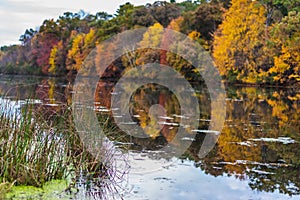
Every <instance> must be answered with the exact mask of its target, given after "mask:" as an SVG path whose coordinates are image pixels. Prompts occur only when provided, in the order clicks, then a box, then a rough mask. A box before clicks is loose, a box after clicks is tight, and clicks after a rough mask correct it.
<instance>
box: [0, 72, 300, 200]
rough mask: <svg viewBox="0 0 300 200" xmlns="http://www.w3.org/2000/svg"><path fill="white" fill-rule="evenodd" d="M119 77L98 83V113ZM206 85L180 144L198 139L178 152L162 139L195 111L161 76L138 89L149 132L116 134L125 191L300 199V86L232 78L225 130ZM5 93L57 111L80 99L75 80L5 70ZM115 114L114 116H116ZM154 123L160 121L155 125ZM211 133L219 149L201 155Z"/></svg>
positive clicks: (136, 112) (152, 195)
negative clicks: (214, 126) (215, 126)
mask: <svg viewBox="0 0 300 200" xmlns="http://www.w3.org/2000/svg"><path fill="white" fill-rule="evenodd" d="M115 82H116V81H113V80H110V81H108V80H102V81H100V82H99V83H98V87H97V90H96V93H95V108H94V110H95V112H96V113H97V115H98V116H103V115H107V116H110V115H111V113H112V109H111V107H110V100H111V97H112V96H113V95H115V94H114V93H113V85H114V84H115ZM202 85H203V84H199V83H192V86H193V88H194V90H195V91H196V97H197V98H198V101H199V104H200V106H199V109H200V111H201V113H200V116H198V117H197V118H194V120H196V121H197V123H198V129H197V130H189V131H187V132H188V133H191V135H189V134H187V135H186V136H185V137H184V138H181V139H180V140H179V141H177V142H178V145H179V146H180V145H181V143H182V142H187V141H188V142H189V143H190V145H189V148H188V149H186V151H185V152H184V153H183V155H181V156H175V157H174V156H173V157H170V156H168V155H167V153H166V152H164V151H163V148H162V147H164V146H166V145H167V144H168V142H170V141H171V140H172V139H173V138H174V137H175V135H176V133H177V131H178V129H179V127H180V126H184V125H185V124H184V118H188V117H189V116H185V115H181V113H180V105H179V102H178V100H177V99H176V96H174V94H173V93H172V92H170V91H169V90H168V88H164V87H162V86H159V85H155V84H148V85H146V86H143V87H140V88H139V89H138V90H137V91H136V92H135V93H134V94H133V95H132V97H131V100H130V105H129V109H130V113H131V115H132V120H133V121H134V122H135V124H137V125H139V126H140V127H142V128H144V130H145V133H146V134H148V135H149V137H147V138H135V137H134V136H132V135H128V134H125V133H123V134H122V133H120V132H119V131H118V134H120V135H118V137H112V136H109V137H108V138H109V140H110V141H111V142H113V144H114V145H115V148H116V149H119V152H121V154H122V156H121V157H120V159H116V166H118V167H119V170H121V171H122V170H124V173H125V171H126V176H125V177H126V178H124V180H123V181H121V182H119V183H118V186H117V188H118V191H119V193H120V194H119V195H117V196H118V197H123V198H124V199H150V200H152V199H164V200H165V199H166V200H167V199H170V200H171V199H172V200H173V199H192V200H193V199H300V156H299V155H300V144H299V142H300V89H299V88H298V89H296V88H259V87H242V86H228V87H227V88H226V92H227V97H226V121H225V124H224V128H223V130H222V132H221V133H209V132H207V130H208V127H209V123H210V111H211V107H210V103H211V102H210V99H209V95H208V93H207V90H206V89H205V87H203V86H202ZM187 92H188V91H187ZM0 95H1V103H2V102H4V101H10V102H15V99H16V98H18V99H21V101H19V104H15V105H18V106H17V107H16V110H15V111H10V112H18V109H20V108H21V107H22V102H31V103H33V104H36V105H37V106H40V107H43V108H44V109H43V110H44V112H45V114H51V113H56V112H58V110H59V109H63V108H64V107H65V106H63V105H71V104H72V81H68V80H65V79H59V78H43V77H22V76H15V77H12V76H1V77H0ZM33 96H34V98H32V97H33ZM152 105H160V106H162V107H164V112H162V113H156V114H157V118H156V119H155V120H153V119H151V117H149V114H151V109H150V108H151V106H152ZM0 110H1V109H0ZM1 111H2V112H5V111H3V109H2V110H1ZM120 117H122V115H120ZM109 119H110V120H111V122H112V123H113V121H114V120H113V118H109ZM151 123H152V124H153V123H154V124H156V125H157V126H150V128H149V124H151ZM127 125H128V126H129V127H130V125H132V124H127ZM151 127H155V128H152V129H151ZM129 129H130V128H129ZM206 134H217V135H218V136H219V138H218V142H217V144H216V145H215V147H214V148H213V150H212V151H211V152H210V153H209V154H208V155H207V156H205V157H204V158H201V156H199V150H200V148H201V145H202V142H203V139H204V137H205V135H206ZM116 138H117V139H116ZM124 163H126V164H125V165H124ZM79 182H80V181H79ZM77 185H78V187H79V191H80V192H79V194H77V196H76V197H74V198H78V199H81V198H83V197H88V192H87V191H86V189H85V187H84V186H82V184H80V183H78V184H77ZM107 195H108V196H109V195H110V194H107ZM89 197H90V198H92V196H89Z"/></svg>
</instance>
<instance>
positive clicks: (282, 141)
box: [249, 137, 296, 144]
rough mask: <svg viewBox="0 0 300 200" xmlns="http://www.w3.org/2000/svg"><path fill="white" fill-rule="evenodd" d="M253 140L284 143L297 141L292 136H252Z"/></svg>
mask: <svg viewBox="0 0 300 200" xmlns="http://www.w3.org/2000/svg"><path fill="white" fill-rule="evenodd" d="M249 140H251V141H256V142H259V141H261V142H279V143H283V144H293V143H296V141H295V140H293V139H292V138H290V137H278V138H251V139H249Z"/></svg>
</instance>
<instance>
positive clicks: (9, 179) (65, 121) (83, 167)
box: [0, 102, 114, 198]
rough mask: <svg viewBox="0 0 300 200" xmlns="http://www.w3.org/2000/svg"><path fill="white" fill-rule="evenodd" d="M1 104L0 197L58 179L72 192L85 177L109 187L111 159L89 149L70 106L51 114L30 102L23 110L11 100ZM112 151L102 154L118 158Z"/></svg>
mask: <svg viewBox="0 0 300 200" xmlns="http://www.w3.org/2000/svg"><path fill="white" fill-rule="evenodd" d="M1 107H2V108H1V109H0V198H3V197H5V196H6V195H7V194H9V192H11V191H12V188H13V186H19V187H20V186H34V187H38V188H43V187H45V184H48V183H49V182H51V181H53V180H69V185H66V191H68V192H70V191H72V187H74V186H75V185H76V181H77V180H78V179H79V178H80V177H82V176H84V177H85V181H87V180H88V179H89V181H90V180H93V181H94V183H95V185H101V187H109V184H108V183H109V181H107V180H112V178H111V177H112V176H114V174H113V173H114V169H112V167H111V166H112V165H111V163H110V162H109V160H110V158H105V160H99V159H96V158H95V156H93V155H91V154H90V153H89V152H88V151H87V150H86V149H85V148H84V145H83V144H82V142H81V140H80V138H79V136H78V134H77V133H76V130H75V126H74V124H73V119H72V115H71V110H70V109H69V108H68V107H67V106H62V107H61V108H60V109H57V110H55V111H53V110H52V111H51V112H47V111H46V110H45V108H43V107H42V106H41V105H35V104H30V103H29V102H28V103H25V104H22V106H21V108H20V109H19V111H18V112H15V111H14V110H15V109H16V108H15V107H14V106H13V105H12V104H9V103H7V104H5V105H1ZM107 130H109V127H107ZM106 151H107V152H113V151H111V150H110V149H107V150H106ZM107 152H99V154H104V153H105V155H107V157H109V156H113V155H112V153H107ZM99 157H101V156H99ZM101 158H103V157H101ZM105 180H106V181H105ZM103 182H106V184H103ZM101 187H99V188H101ZM101 191H103V188H102V189H100V192H99V194H98V195H99V196H101V195H103V194H101ZM6 197H7V196H6Z"/></svg>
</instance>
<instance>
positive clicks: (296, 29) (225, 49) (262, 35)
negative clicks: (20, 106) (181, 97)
mask: <svg viewBox="0 0 300 200" xmlns="http://www.w3.org/2000/svg"><path fill="white" fill-rule="evenodd" d="M299 11H300V3H299V1H298V0H289V1H285V0H256V1H255V0H254V1H253V0H232V1H229V0H226V1H220V0H211V1H205V0H201V1H199V0H198V1H185V2H181V3H176V2H175V1H171V2H170V3H169V2H162V1H157V2H155V3H153V4H146V5H144V6H134V5H132V4H130V3H126V4H124V5H121V6H120V7H119V9H118V10H117V12H116V13H115V14H113V15H111V14H108V13H105V12H98V13H96V14H89V13H86V12H84V11H80V12H78V13H71V12H66V13H63V15H62V16H60V17H59V18H58V19H46V20H44V22H43V23H42V25H41V26H40V27H39V28H38V29H37V30H33V29H30V28H29V29H27V30H26V31H25V32H24V34H23V35H21V36H20V41H21V43H22V44H20V45H11V46H3V47H1V50H0V73H2V74H30V75H46V76H65V75H70V76H71V75H74V74H76V73H77V71H78V70H79V69H80V67H81V65H82V62H83V61H84V59H85V58H86V57H87V55H88V54H89V53H90V52H91V51H92V50H93V49H95V48H96V46H97V44H100V43H101V42H102V41H104V40H106V39H108V38H110V37H111V36H113V35H116V34H118V33H121V32H123V31H125V30H130V29H134V28H139V27H148V29H149V31H153V30H155V29H162V28H170V29H173V30H176V31H179V32H182V33H184V34H186V35H188V36H189V37H191V38H193V39H194V40H196V41H197V42H199V43H200V44H201V45H202V46H203V47H204V48H205V49H206V50H207V51H209V52H210V53H211V55H212V57H213V59H214V61H215V64H216V66H217V67H218V69H219V70H220V73H221V75H222V77H223V78H224V80H225V81H227V82H229V83H246V84H269V85H299V83H300V13H299ZM150 42H153V41H150ZM145 55H147V58H151V59H148V60H151V62H161V57H162V55H157V52H154V51H153V50H151V49H145V50H143V53H141V52H138V53H136V56H137V58H136V61H135V62H136V63H135V64H137V65H138V64H141V63H145V60H142V56H143V57H144V56H145ZM176 58H177V57H176V56H174V55H173V56H172V55H171V56H170V55H168V56H167V58H166V61H164V62H167V63H165V64H174V63H175V64H176V66H177V65H179V66H180V70H182V71H186V73H189V72H188V71H187V70H186V69H185V68H190V67H191V66H189V64H188V63H186V62H182V61H178V60H176ZM96 59H97V57H96ZM98 59H99V58H98ZM121 60H122V61H123V63H121V64H120V63H119V64H118V65H115V66H114V67H111V68H110V69H111V70H115V71H118V70H120V68H122V69H124V68H126V66H127V65H126V64H127V62H128V61H126V59H125V61H124V59H121ZM148 62H149V61H148ZM178 63H179V64H178ZM111 74H115V73H111Z"/></svg>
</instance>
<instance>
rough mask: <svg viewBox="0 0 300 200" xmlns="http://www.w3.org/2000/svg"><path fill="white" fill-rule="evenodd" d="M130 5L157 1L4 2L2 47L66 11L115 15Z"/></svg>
mask: <svg viewBox="0 0 300 200" xmlns="http://www.w3.org/2000/svg"><path fill="white" fill-rule="evenodd" d="M128 1H129V2H131V3H132V4H134V5H144V4H146V3H148V2H149V3H153V2H155V1H156V0H148V1H145V0H120V1H100V0H98V1H97V0H51V1H49V0H1V4H0V46H3V45H9V44H16V43H19V42H18V39H19V37H20V35H21V34H23V33H24V32H25V30H26V29H28V28H34V29H35V28H36V27H38V26H40V25H41V24H42V22H43V21H44V20H45V19H51V18H54V19H56V18H58V17H59V16H60V15H62V14H63V13H64V12H66V11H70V12H78V11H79V10H84V11H86V12H89V13H96V12H99V11H105V12H108V13H110V14H113V13H115V12H116V10H117V9H118V8H119V6H120V5H122V4H125V3H126V2H128Z"/></svg>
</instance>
